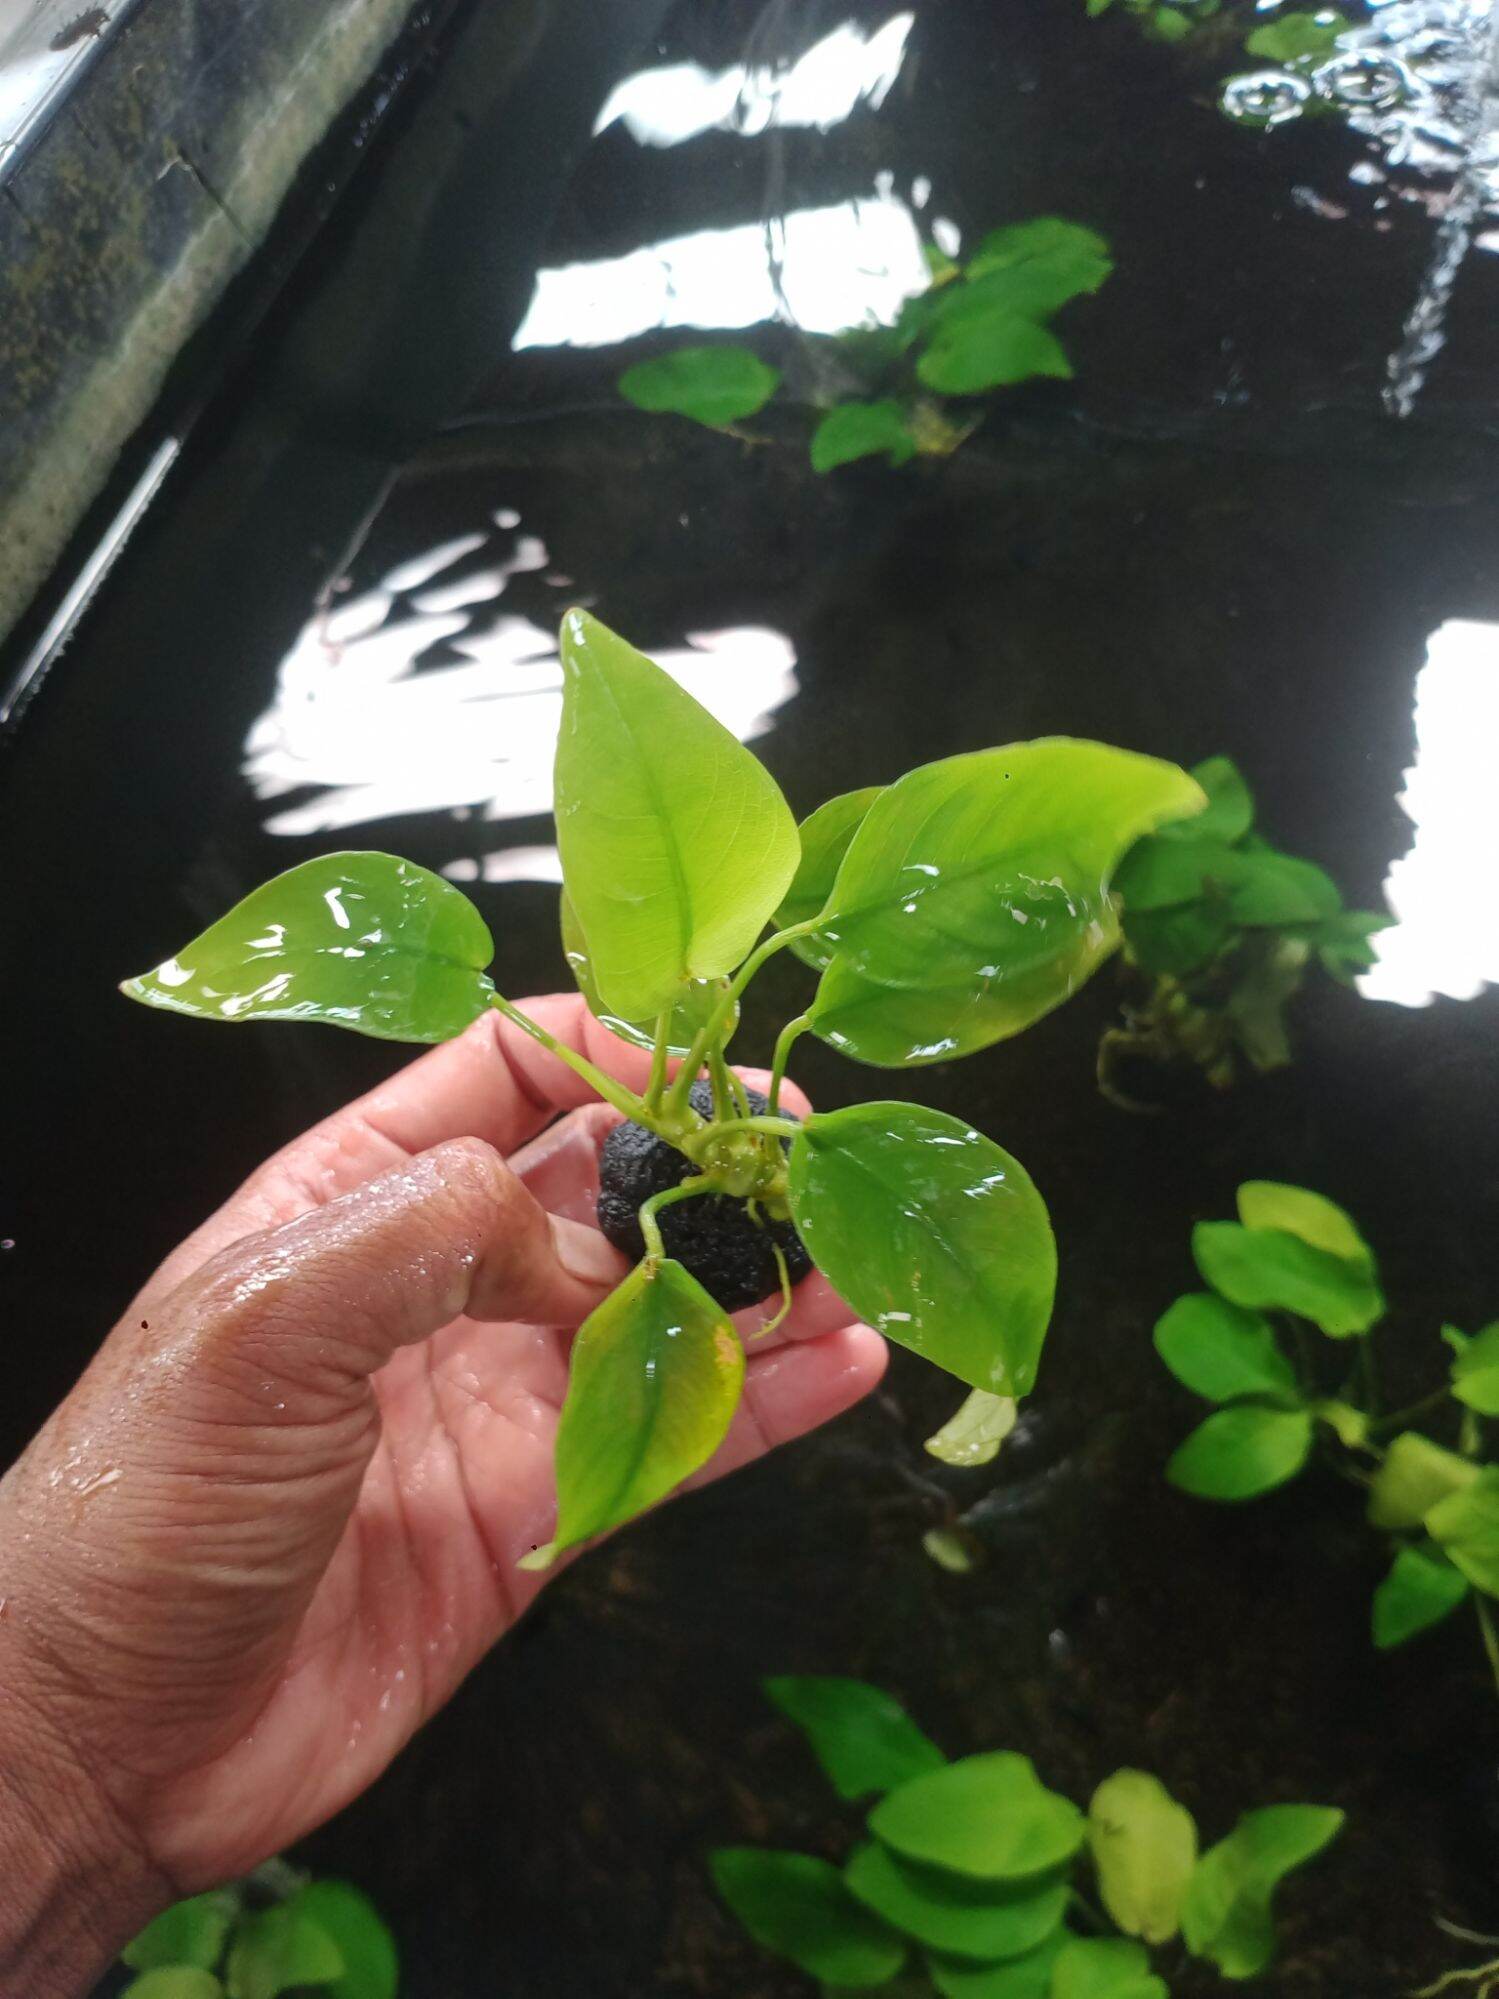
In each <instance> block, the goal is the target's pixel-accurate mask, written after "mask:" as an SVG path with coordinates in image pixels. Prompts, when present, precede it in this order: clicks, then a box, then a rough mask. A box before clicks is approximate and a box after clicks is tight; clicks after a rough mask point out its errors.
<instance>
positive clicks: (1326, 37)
mask: <svg viewBox="0 0 1499 1999" xmlns="http://www.w3.org/2000/svg"><path fill="white" fill-rule="evenodd" d="M1347 27H1348V21H1347V19H1346V18H1345V16H1343V15H1342V14H1340V13H1339V12H1338V11H1337V9H1336V8H1335V7H1325V8H1323V9H1321V10H1320V11H1319V12H1317V13H1315V14H1280V15H1277V16H1276V18H1275V19H1274V20H1273V21H1266V22H1265V23H1264V24H1263V26H1261V27H1258V28H1256V29H1255V30H1254V31H1253V33H1251V34H1249V35H1247V36H1246V37H1245V39H1244V46H1245V48H1246V49H1247V50H1248V51H1249V53H1250V55H1252V56H1263V57H1264V58H1265V60H1266V61H1267V62H1279V63H1297V62H1311V63H1316V62H1325V61H1326V60H1327V58H1328V57H1329V56H1330V55H1331V54H1332V53H1333V51H1334V49H1336V47H1337V45H1338V36H1339V35H1341V34H1342V33H1343V32H1344V31H1345V30H1346V28H1347Z"/></svg>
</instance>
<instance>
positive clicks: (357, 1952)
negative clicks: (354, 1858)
mask: <svg viewBox="0 0 1499 1999" xmlns="http://www.w3.org/2000/svg"><path fill="white" fill-rule="evenodd" d="M287 1907H288V1908H290V1909H291V1911H292V1913H293V1914H294V1915H298V1916H305V1917H306V1918H307V1919H308V1920H309V1921H311V1922H313V1923H315V1924H316V1925H317V1927H318V1928H319V1929H320V1930H321V1931H323V1933H324V1935H326V1936H329V1937H331V1938H332V1939H333V1942H334V1944H335V1946H336V1947H337V1950H338V1954H339V1956H340V1957H341V1958H342V1959H343V1970H342V1971H341V1972H340V1973H339V1975H338V1977H337V1978H335V1979H333V1980H332V1981H331V1982H330V1983H329V1984H328V1985H327V1987H326V1992H327V1999H396V1991H397V1987H398V1986H399V1984H400V1975H401V1967H400V1957H399V1955H398V1953H397V1951H396V1941H395V1938H394V1937H393V1936H392V1935H391V1933H390V1931H389V1929H388V1928H387V1927H386V1925H385V1922H384V1920H383V1918H382V1917H381V1915H380V1912H379V1910H378V1909H377V1908H376V1907H375V1905H374V1903H373V1902H372V1901H371V1900H370V1898H369V1897H368V1895H365V1894H361V1892H360V1891H359V1889H357V1888H355V1887H354V1886H352V1885H351V1883H349V1882H347V1881H309V1882H308V1884H307V1886H306V1887H305V1888H300V1889H298V1891H297V1893H296V1894H295V1895H293V1896H292V1898H291V1900H290V1902H289V1903H288V1904H287Z"/></svg>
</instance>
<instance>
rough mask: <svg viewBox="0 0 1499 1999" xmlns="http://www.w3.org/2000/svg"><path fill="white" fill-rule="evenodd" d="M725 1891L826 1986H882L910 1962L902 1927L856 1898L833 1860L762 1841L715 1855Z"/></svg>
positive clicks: (748, 1922) (748, 1919)
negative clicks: (890, 1924)
mask: <svg viewBox="0 0 1499 1999" xmlns="http://www.w3.org/2000/svg"><path fill="white" fill-rule="evenodd" d="M709 1865H710V1866H711V1868H712V1870H713V1880H714V1883H715V1885H716V1886H717V1889H718V1892H719V1894H720V1895H722V1897H723V1899H724V1900H725V1902H727V1903H728V1905H729V1907H730V1908H731V1909H732V1910H733V1912H734V1914H735V1915H736V1916H737V1917H738V1918H739V1920H740V1922H741V1923H743V1925H744V1927H745V1928H746V1929H747V1930H748V1931H749V1933H750V1935H751V1936H752V1937H753V1938H754V1939H755V1942H756V1943H757V1944H760V1945H761V1946H762V1947H763V1948H764V1949H766V1950H773V1951H775V1952H777V1953H778V1954H779V1955H780V1956H781V1957H789V1958H790V1959H791V1961H792V1963H793V1964H796V1965H799V1966H800V1967H801V1969H802V1970H803V1971H805V1972H807V1973H808V1974H809V1975H810V1976H811V1977H813V1978H820V1979H821V1980H822V1981H823V1983H824V1984H826V1985H834V1986H844V1985H882V1984H883V1983H884V1982H885V1981H886V1979H889V1978H893V1977H894V1976H895V1974H896V1972H898V1971H899V1970H900V1968H901V1966H902V1964H904V1963H905V1959H906V1945H905V1943H904V1941H903V1939H902V1938H900V1937H899V1936H897V1935H896V1933H895V1931H894V1930H892V1929H890V1928H889V1927H888V1926H887V1925H886V1924H884V1923H882V1922H881V1921H880V1919H879V1917H878V1916H876V1915H873V1914H871V1912H870V1911H869V1910H868V1909H866V1908H865V1907H864V1906H863V1904H862V1903H860V1902H856V1901H855V1900H854V1898H853V1896H852V1895H851V1894H850V1893H849V1892H848V1889H847V1888H846V1887H845V1886H844V1881H843V1876H842V1875H841V1874H840V1873H839V1872H838V1869H837V1868H836V1867H833V1866H830V1865H829V1863H828V1862H827V1861H826V1860H816V1859H814V1858H813V1857H812V1856H811V1855H810V1854H806V1853H781V1852H776V1851H774V1850H772V1849H769V1848H762V1847H755V1846H725V1847H720V1848H719V1850H718V1851H717V1852H716V1853H715V1854H713V1855H712V1856H711V1858H710V1861H709Z"/></svg>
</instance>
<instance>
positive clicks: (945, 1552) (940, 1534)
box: [921, 1527, 978, 1576]
mask: <svg viewBox="0 0 1499 1999" xmlns="http://www.w3.org/2000/svg"><path fill="white" fill-rule="evenodd" d="M921 1548H922V1552H923V1554H925V1555H926V1556H927V1557H928V1558H929V1559H930V1560H932V1561H934V1562H935V1563H936V1564H937V1567H938V1568H939V1569H945V1570H946V1571H947V1573H948V1574H949V1575H950V1576H969V1575H972V1574H973V1571H974V1570H975V1569H976V1568H977V1567H978V1561H977V1558H976V1557H975V1554H974V1551H973V1544H972V1542H971V1540H969V1539H967V1538H965V1536H964V1535H962V1534H960V1533H957V1532H956V1531H955V1530H954V1529H953V1528H951V1527H928V1529H927V1530H926V1532H925V1533H924V1534H923V1535H922V1537H921Z"/></svg>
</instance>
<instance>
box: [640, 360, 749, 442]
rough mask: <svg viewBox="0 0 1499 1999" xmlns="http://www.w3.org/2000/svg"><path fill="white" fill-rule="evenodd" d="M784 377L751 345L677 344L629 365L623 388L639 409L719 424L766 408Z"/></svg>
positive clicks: (711, 427) (709, 423)
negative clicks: (669, 351)
mask: <svg viewBox="0 0 1499 1999" xmlns="http://www.w3.org/2000/svg"><path fill="white" fill-rule="evenodd" d="M780 380H781V378H780V376H779V374H778V373H777V372H776V370H775V369H774V368H769V367H767V366H766V364H765V363H764V362H763V361H762V360H761V359H760V357H759V355H758V354H752V353H751V352H750V350H749V349H748V348H747V347H678V348H677V349H676V350H675V352H673V353H671V354H661V355H658V356H657V357H656V359H654V360H652V361H641V362H638V363H637V364H636V365H635V367H633V368H626V370H625V372H624V373H623V374H622V375H621V376H620V378H619V392H620V394H621V395H622V396H623V397H624V399H625V401H626V402H627V403H634V405H635V407H636V408H637V409H642V410H651V411H662V412H665V413H667V414H669V415H672V416H687V417H691V418H692V420H693V422H694V423H704V424H707V425H708V426H709V428H710V429H716V428H719V427H721V426H722V425H724V424H726V423H736V422H737V421H738V420H739V418H740V417H746V416H753V415H754V414H755V412H756V410H759V409H763V408H764V406H765V405H766V403H768V402H769V401H770V399H771V397H772V396H773V395H774V394H775V392H776V389H777V387H778V386H779V384H780Z"/></svg>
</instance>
